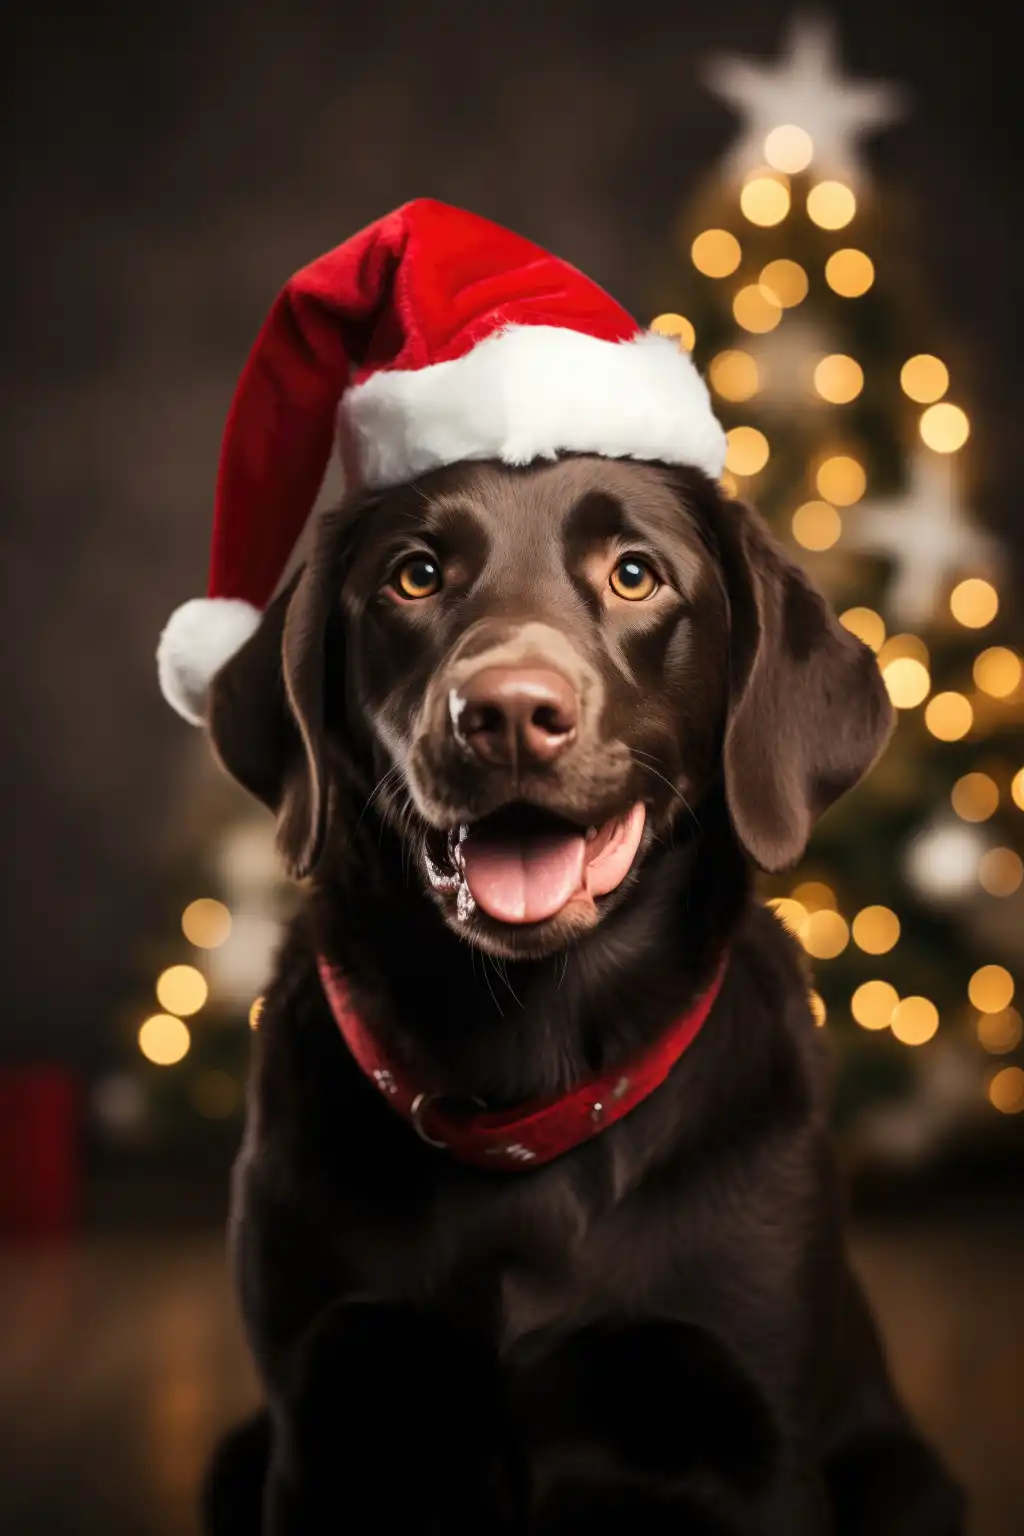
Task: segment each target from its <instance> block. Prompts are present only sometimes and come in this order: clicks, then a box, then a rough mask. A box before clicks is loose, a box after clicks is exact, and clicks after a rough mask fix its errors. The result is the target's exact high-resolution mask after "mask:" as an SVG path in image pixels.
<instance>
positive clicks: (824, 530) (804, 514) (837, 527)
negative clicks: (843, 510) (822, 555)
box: [791, 501, 843, 551]
mask: <svg viewBox="0 0 1024 1536" xmlns="http://www.w3.org/2000/svg"><path fill="white" fill-rule="evenodd" d="M791 526H792V529H793V537H794V539H795V540H796V542H797V543H798V544H800V545H802V546H803V548H804V549H813V550H816V551H820V550H824V549H831V548H832V546H833V544H835V543H837V542H838V540H839V536H840V534H841V533H842V531H843V520H842V518H841V517H840V516H839V513H838V512H837V511H836V509H835V507H832V506H830V505H829V503H828V502H827V501H805V502H804V504H803V506H802V507H797V509H796V511H795V512H794V513H793V522H792V525H791Z"/></svg>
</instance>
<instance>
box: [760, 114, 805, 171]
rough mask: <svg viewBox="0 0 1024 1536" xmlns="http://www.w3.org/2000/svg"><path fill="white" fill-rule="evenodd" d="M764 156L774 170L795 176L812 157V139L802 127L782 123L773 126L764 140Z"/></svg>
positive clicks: (803, 169)
mask: <svg viewBox="0 0 1024 1536" xmlns="http://www.w3.org/2000/svg"><path fill="white" fill-rule="evenodd" d="M764 157H765V159H766V160H767V161H768V164H769V165H770V166H772V167H773V168H774V169H775V170H776V171H786V172H788V174H789V175H791V176H795V175H796V173H797V172H798V171H805V170H806V169H807V167H808V166H809V165H810V163H811V161H812V160H813V158H814V141H813V139H812V138H811V136H810V134H809V133H808V132H807V130H806V129H804V128H798V127H797V126H796V124H795V123H783V124H782V125H781V126H780V127H778V128H773V129H772V131H771V133H770V134H769V135H768V137H767V138H766V139H765V141H764Z"/></svg>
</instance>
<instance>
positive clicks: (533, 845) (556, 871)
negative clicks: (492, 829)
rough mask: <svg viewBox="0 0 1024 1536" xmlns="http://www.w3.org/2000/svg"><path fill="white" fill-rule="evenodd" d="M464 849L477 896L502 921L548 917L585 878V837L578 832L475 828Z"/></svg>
mask: <svg viewBox="0 0 1024 1536" xmlns="http://www.w3.org/2000/svg"><path fill="white" fill-rule="evenodd" d="M461 851H462V872H463V874H464V875H465V877H466V884H467V885H468V886H469V889H470V893H471V895H472V897H473V900H474V901H475V902H476V904H477V906H478V907H480V908H482V910H483V911H484V912H486V913H487V915H488V916H489V917H493V918H496V919H497V921H498V922H501V923H542V922H544V920H545V918H549V917H554V915H555V913H556V912H561V910H562V908H563V907H564V906H565V904H566V902H567V901H568V900H569V898H570V897H571V896H574V895H575V894H576V892H577V891H578V890H579V888H580V886H581V885H582V883H583V854H584V839H583V837H582V835H577V834H576V833H572V832H565V833H562V832H552V833H545V834H541V835H538V836H535V837H525V838H507V837H493V836H491V837H489V836H488V835H487V833H486V832H485V831H484V832H471V833H470V835H469V836H468V837H467V838H466V840H465V842H464V843H463V844H462V850H461Z"/></svg>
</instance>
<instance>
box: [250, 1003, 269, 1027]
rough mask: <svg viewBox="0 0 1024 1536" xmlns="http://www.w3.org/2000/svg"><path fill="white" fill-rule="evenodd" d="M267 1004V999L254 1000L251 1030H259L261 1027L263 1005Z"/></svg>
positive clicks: (251, 1011) (251, 1009) (251, 1013)
mask: <svg viewBox="0 0 1024 1536" xmlns="http://www.w3.org/2000/svg"><path fill="white" fill-rule="evenodd" d="M265 1002H266V998H265V997H257V998H254V1000H253V1003H252V1007H251V1008H250V1009H249V1028H250V1029H259V1027H260V1018H261V1016H262V1014H263V1005H264V1003H265Z"/></svg>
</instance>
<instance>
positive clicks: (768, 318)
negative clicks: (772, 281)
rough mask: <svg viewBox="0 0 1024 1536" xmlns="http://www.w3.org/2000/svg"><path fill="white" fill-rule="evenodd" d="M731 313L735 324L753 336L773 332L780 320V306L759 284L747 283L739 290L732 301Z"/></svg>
mask: <svg viewBox="0 0 1024 1536" xmlns="http://www.w3.org/2000/svg"><path fill="white" fill-rule="evenodd" d="M732 312H733V317H734V319H735V321H736V324H737V325H741V326H742V327H743V329H744V330H745V331H752V332H753V334H754V335H755V336H763V335H764V334H765V332H766V331H774V329H775V327H776V326H777V325H778V323H779V321H780V320H781V319H782V306H781V305H780V304H779V302H778V300H777V299H776V298H775V297H774V295H772V294H770V293H768V292H767V291H766V290H765V289H764V288H762V287H761V284H760V283H749V284H748V285H747V287H746V288H741V289H740V291H739V293H738V294H737V295H736V297H735V298H734V299H733V301H732Z"/></svg>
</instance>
